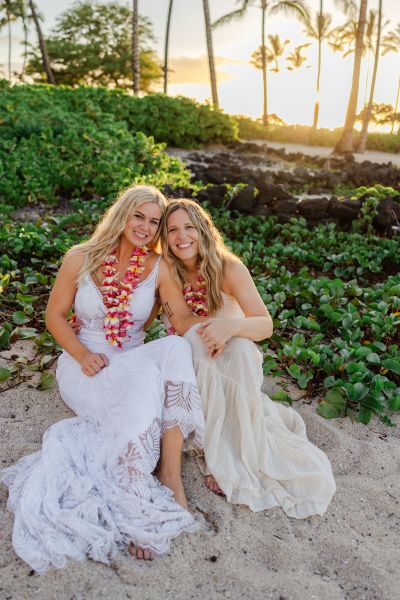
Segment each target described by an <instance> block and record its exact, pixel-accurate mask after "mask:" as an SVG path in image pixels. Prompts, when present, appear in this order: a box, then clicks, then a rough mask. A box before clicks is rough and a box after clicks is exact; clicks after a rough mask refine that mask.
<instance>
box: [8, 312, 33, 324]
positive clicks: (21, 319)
mask: <svg viewBox="0 0 400 600" xmlns="http://www.w3.org/2000/svg"><path fill="white" fill-rule="evenodd" d="M12 318H13V321H14V323H15V324H16V325H24V323H27V322H28V321H29V320H30V319H29V317H27V316H26V314H25V313H24V312H23V311H22V310H17V311H16V312H15V313H13V316H12Z"/></svg>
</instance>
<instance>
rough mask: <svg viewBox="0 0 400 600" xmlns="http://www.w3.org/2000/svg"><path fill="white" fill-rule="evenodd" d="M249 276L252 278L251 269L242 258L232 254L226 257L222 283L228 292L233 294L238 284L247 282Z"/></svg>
mask: <svg viewBox="0 0 400 600" xmlns="http://www.w3.org/2000/svg"><path fill="white" fill-rule="evenodd" d="M249 278H250V279H251V275H250V273H249V270H248V268H247V267H246V266H245V265H244V264H243V263H242V261H241V260H240V258H238V257H237V256H235V255H230V256H228V257H227V258H226V259H225V262H224V272H223V284H222V285H223V289H224V291H225V292H226V293H228V294H232V292H233V291H234V290H235V289H236V288H237V285H238V284H243V283H246V282H247V281H248V280H249Z"/></svg>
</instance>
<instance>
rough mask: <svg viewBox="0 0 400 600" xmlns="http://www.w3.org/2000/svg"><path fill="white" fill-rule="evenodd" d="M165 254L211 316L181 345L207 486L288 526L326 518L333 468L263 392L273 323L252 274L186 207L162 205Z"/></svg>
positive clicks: (194, 302)
mask: <svg viewBox="0 0 400 600" xmlns="http://www.w3.org/2000/svg"><path fill="white" fill-rule="evenodd" d="M162 245H163V252H164V255H165V257H166V259H167V260H168V262H169V263H170V265H171V268H172V273H173V277H174V278H175V280H176V281H177V283H178V284H180V286H181V289H182V290H183V293H184V296H185V299H186V301H187V303H188V305H189V306H190V308H191V309H192V311H193V312H194V313H195V314H197V315H199V316H200V317H205V316H207V315H209V316H210V317H212V318H208V319H206V320H204V318H203V323H202V324H200V325H195V326H192V327H191V328H190V329H189V330H188V331H187V332H186V334H185V336H184V337H185V339H187V340H188V341H189V342H190V345H191V347H192V354H193V361H194V367H195V372H196V376H197V382H198V385H199V390H200V394H201V398H202V402H203V410H204V415H205V420H206V430H205V439H204V459H205V460H204V461H203V462H202V470H203V473H204V474H205V476H206V485H207V486H208V487H209V488H210V489H211V490H212V491H214V492H216V493H223V494H225V495H226V497H227V500H228V501H229V502H232V503H237V504H246V505H247V506H248V507H249V508H250V509H251V510H253V511H260V510H263V509H266V508H272V507H274V506H281V507H282V508H283V510H284V511H285V512H286V513H287V514H288V515H289V516H290V517H296V518H304V517H307V516H309V515H313V514H317V515H322V514H323V513H324V512H325V511H326V509H327V507H328V504H329V502H330V501H331V498H332V496H333V494H334V492H335V482H334V479H333V475H332V470H331V466H330V463H329V460H328V458H327V457H326V455H325V454H324V453H323V452H322V451H321V450H319V449H318V448H317V447H316V446H314V445H313V444H312V443H311V442H309V441H308V439H307V436H306V429H305V425H304V422H303V420H302V418H301V417H300V415H299V414H298V413H297V412H296V411H295V410H293V409H291V408H287V407H285V406H283V405H281V404H279V403H276V402H273V401H272V400H271V399H270V398H268V396H266V395H265V394H263V393H262V392H261V385H262V382H263V372H262V355H261V352H260V351H259V350H258V348H257V347H256V345H255V344H254V341H260V340H262V339H264V338H267V337H270V336H271V335H272V319H271V317H270V315H269V314H268V310H267V308H266V307H265V306H264V304H263V302H262V300H261V297H260V295H259V293H258V291H257V289H256V287H255V285H254V282H253V280H252V278H251V275H250V273H249V271H248V270H247V268H246V267H245V265H244V264H243V263H242V262H241V261H240V260H239V259H238V257H237V256H235V255H234V254H232V253H231V252H230V251H229V250H228V249H227V248H226V246H225V245H224V243H223V240H222V238H221V235H220V233H219V232H218V230H217V229H216V227H215V226H214V224H213V222H212V220H211V218H210V217H209V215H208V214H207V213H206V211H204V210H203V209H202V208H201V206H199V205H198V204H197V203H195V202H193V201H191V200H185V199H182V200H173V201H171V202H170V203H169V204H168V206H167V212H166V219H165V225H164V230H163V235H162ZM168 316H171V315H170V314H169V315H168ZM172 332H173V330H172ZM178 332H179V333H181V334H182V333H184V330H183V329H182V330H179V329H178Z"/></svg>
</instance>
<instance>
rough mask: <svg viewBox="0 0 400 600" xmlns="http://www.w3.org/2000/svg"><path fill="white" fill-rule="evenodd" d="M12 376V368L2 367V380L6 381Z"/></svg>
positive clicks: (0, 379)
mask: <svg viewBox="0 0 400 600" xmlns="http://www.w3.org/2000/svg"><path fill="white" fill-rule="evenodd" d="M10 376H11V370H10V369H6V368H5V367H0V382H1V381H6V380H7V379H8V378H9V377H10Z"/></svg>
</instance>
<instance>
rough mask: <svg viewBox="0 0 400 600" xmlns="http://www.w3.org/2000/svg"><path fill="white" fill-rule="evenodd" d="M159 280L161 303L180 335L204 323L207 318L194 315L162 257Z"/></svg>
mask: <svg viewBox="0 0 400 600" xmlns="http://www.w3.org/2000/svg"><path fill="white" fill-rule="evenodd" d="M158 282H159V287H158V292H159V295H160V299H161V303H162V305H163V308H164V310H165V312H166V314H167V316H168V318H169V320H170V321H171V323H172V326H173V327H174V329H175V331H177V332H178V333H179V335H183V334H184V333H186V331H187V330H188V329H190V327H192V325H195V324H196V323H202V322H203V321H204V320H205V318H204V317H197V316H196V315H194V314H193V313H192V311H191V310H190V308H189V307H188V305H187V304H186V301H185V298H184V296H183V293H182V290H181V289H179V288H178V286H177V285H176V283H175V281H174V280H173V279H172V277H171V274H170V270H169V267H168V264H167V263H166V262H165V260H164V258H163V259H161V263H160V274H159V278H158Z"/></svg>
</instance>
